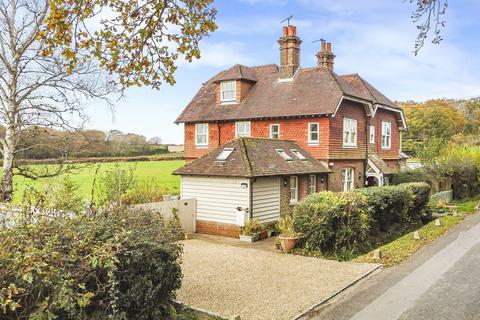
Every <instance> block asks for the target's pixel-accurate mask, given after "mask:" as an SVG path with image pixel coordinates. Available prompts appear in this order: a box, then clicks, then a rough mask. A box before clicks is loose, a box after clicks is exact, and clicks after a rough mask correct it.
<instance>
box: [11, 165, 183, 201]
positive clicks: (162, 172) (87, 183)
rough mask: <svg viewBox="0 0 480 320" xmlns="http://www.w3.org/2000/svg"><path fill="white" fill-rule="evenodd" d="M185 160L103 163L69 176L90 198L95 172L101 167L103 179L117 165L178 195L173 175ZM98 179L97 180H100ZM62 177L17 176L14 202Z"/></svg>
mask: <svg viewBox="0 0 480 320" xmlns="http://www.w3.org/2000/svg"><path fill="white" fill-rule="evenodd" d="M184 163H185V162H184V161H183V160H172V161H165V160H164V161H141V162H117V163H101V164H88V165H79V166H81V167H80V168H79V169H78V170H74V172H72V173H68V174H67V175H68V176H69V177H70V178H71V180H72V181H74V182H75V183H76V184H77V185H78V186H79V192H80V193H81V194H82V195H84V196H85V198H88V197H90V194H91V192H92V186H93V181H94V179H95V171H96V170H97V167H98V166H100V169H99V171H98V177H101V176H102V175H103V174H104V173H105V172H106V171H107V170H109V169H112V168H113V167H114V166H115V165H119V166H120V168H125V169H127V168H132V167H133V168H135V176H136V177H137V179H138V180H140V181H141V180H150V179H151V180H153V181H154V182H155V183H158V184H159V185H160V186H161V187H162V188H164V189H168V190H169V191H170V192H171V193H178V192H179V188H180V177H178V176H173V175H171V173H172V172H173V171H174V170H175V169H177V168H179V167H181V166H183V165H184ZM98 177H97V178H98ZM61 178H62V176H60V177H55V178H47V179H40V180H36V181H34V180H31V179H26V178H24V177H20V176H15V178H14V188H15V189H14V190H15V194H14V201H15V202H17V201H20V199H21V198H22V194H23V191H24V190H25V187H26V186H27V185H34V186H38V185H41V184H43V183H45V182H46V181H48V180H49V179H61Z"/></svg>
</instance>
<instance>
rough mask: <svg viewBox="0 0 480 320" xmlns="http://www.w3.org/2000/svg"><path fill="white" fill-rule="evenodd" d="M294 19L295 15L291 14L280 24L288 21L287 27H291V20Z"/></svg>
mask: <svg viewBox="0 0 480 320" xmlns="http://www.w3.org/2000/svg"><path fill="white" fill-rule="evenodd" d="M292 18H293V14H291V15H290V16H288V17H286V18H285V19H283V20H282V21H280V23H284V22H285V21H287V25H288V26H290V20H292Z"/></svg>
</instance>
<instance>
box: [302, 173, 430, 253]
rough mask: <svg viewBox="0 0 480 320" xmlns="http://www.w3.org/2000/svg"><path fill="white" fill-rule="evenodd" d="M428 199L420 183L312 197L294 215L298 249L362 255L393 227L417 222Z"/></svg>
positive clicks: (428, 186) (426, 185) (424, 184)
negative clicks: (372, 241) (362, 251)
mask: <svg viewBox="0 0 480 320" xmlns="http://www.w3.org/2000/svg"><path fill="white" fill-rule="evenodd" d="M429 195H430V185H429V184H427V183H423V182H416V183H406V184H400V185H397V186H385V187H371V188H365V189H357V190H354V191H351V192H344V193H333V192H320V193H315V194H312V195H310V196H308V197H307V198H305V199H304V200H302V201H300V202H299V203H298V204H297V206H296V207H295V209H294V212H293V218H294V225H295V230H296V231H297V232H299V233H300V234H301V238H300V241H299V246H300V247H302V248H304V249H305V250H307V251H320V252H322V253H324V254H328V255H330V254H335V255H337V256H341V255H343V254H344V253H346V252H349V253H354V252H358V251H361V250H362V249H363V248H366V247H368V246H369V244H370V240H371V239H372V238H373V237H375V236H376V235H378V234H379V233H381V232H387V231H389V230H390V229H391V227H392V226H393V225H394V224H406V225H410V224H413V223H416V222H418V221H419V220H420V218H421V215H422V213H423V211H424V209H425V208H426V206H427V205H428V201H429Z"/></svg>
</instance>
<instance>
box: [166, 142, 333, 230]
mask: <svg viewBox="0 0 480 320" xmlns="http://www.w3.org/2000/svg"><path fill="white" fill-rule="evenodd" d="M330 172H331V170H330V169H328V167H327V166H326V165H325V164H324V163H323V162H321V161H319V160H317V159H315V158H314V157H313V156H312V155H311V154H310V153H309V152H307V151H306V150H304V149H303V148H302V147H301V146H300V145H299V144H298V143H297V142H295V141H291V140H279V139H266V138H245V137H243V138H238V139H235V140H233V141H230V142H228V143H227V144H225V145H223V146H220V147H217V148H216V149H215V150H213V151H211V152H209V153H207V154H206V155H205V156H203V157H201V158H200V159H197V160H195V161H192V162H190V163H188V164H187V165H185V166H184V167H182V168H180V169H178V170H176V171H175V172H174V174H176V175H181V190H180V193H181V195H182V197H183V198H196V202H197V222H196V231H197V232H198V233H207V234H216V235H222V236H228V237H238V235H239V234H240V226H242V225H244V223H245V222H246V221H247V220H248V219H250V218H258V219H259V221H260V222H261V223H269V222H276V221H277V220H278V218H279V217H280V215H281V214H285V213H288V212H290V211H291V210H292V208H293V206H294V205H295V204H296V203H297V201H298V200H300V199H302V198H304V197H306V196H307V195H308V194H311V193H314V192H318V191H322V190H326V189H327V184H328V174H329V173H330ZM250 208H251V209H250ZM239 217H240V218H239ZM239 219H240V220H239Z"/></svg>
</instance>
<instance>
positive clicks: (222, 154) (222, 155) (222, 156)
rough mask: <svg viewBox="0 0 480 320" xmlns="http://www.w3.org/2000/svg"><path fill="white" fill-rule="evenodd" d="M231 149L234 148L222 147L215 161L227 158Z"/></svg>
mask: <svg viewBox="0 0 480 320" xmlns="http://www.w3.org/2000/svg"><path fill="white" fill-rule="evenodd" d="M233 150H235V148H224V149H223V150H222V152H220V154H219V155H218V156H217V158H216V159H215V160H217V161H225V160H227V159H228V157H230V155H231V154H232V152H233Z"/></svg>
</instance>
